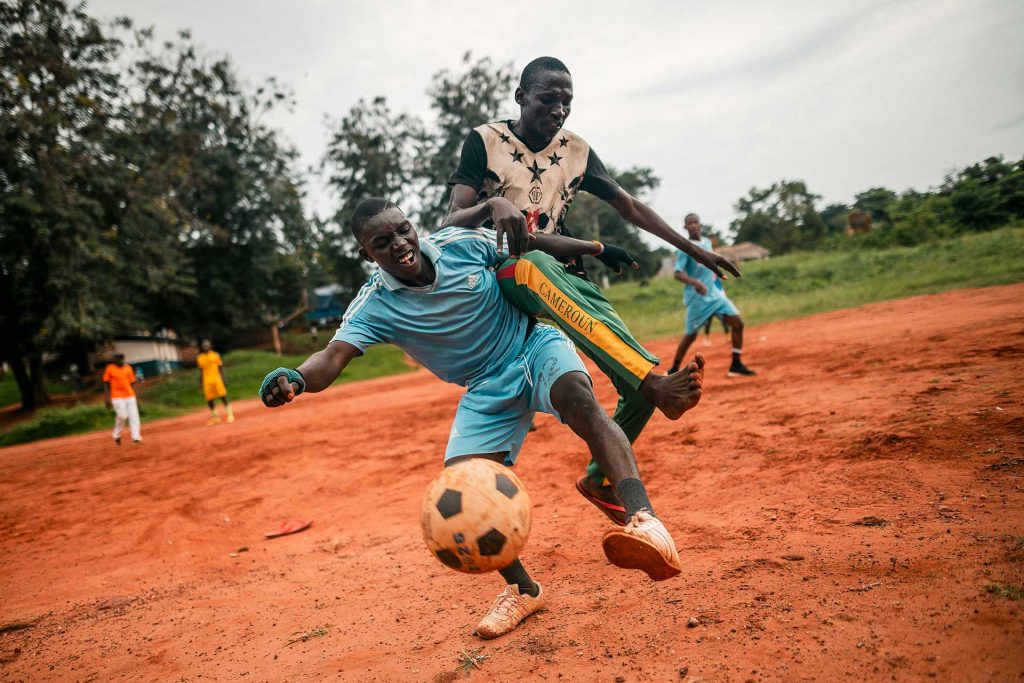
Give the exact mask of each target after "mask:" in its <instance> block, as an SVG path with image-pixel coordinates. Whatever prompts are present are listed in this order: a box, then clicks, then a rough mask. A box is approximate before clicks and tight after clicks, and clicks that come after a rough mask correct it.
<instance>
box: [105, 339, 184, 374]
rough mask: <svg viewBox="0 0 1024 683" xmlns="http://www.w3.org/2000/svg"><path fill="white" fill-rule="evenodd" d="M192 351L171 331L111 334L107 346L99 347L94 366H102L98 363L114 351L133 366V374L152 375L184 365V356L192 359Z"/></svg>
mask: <svg viewBox="0 0 1024 683" xmlns="http://www.w3.org/2000/svg"><path fill="white" fill-rule="evenodd" d="M194 350H195V347H193V346H192V345H191V344H189V343H188V342H185V341H182V340H180V339H178V337H177V335H176V334H175V333H174V332H173V331H171V330H161V331H160V332H159V333H157V334H153V335H145V334H138V335H127V334H126V335H119V336H115V337H114V339H113V343H112V344H111V345H110V346H108V347H106V348H104V349H101V350H99V351H98V352H97V353H96V356H95V363H96V367H97V368H98V369H102V367H101V366H102V364H103V363H105V362H107V361H109V360H110V358H112V357H113V355H114V354H115V353H123V354H124V360H125V362H126V363H128V364H129V365H131V366H132V367H133V368H135V372H136V373H139V371H141V372H142V375H143V377H156V376H157V375H166V374H167V373H170V372H173V371H175V370H180V369H181V368H183V367H185V362H186V361H187V360H190V359H189V358H188V356H190V355H191V356H192V357H193V358H194V356H195V353H194ZM190 351H191V352H192V353H190Z"/></svg>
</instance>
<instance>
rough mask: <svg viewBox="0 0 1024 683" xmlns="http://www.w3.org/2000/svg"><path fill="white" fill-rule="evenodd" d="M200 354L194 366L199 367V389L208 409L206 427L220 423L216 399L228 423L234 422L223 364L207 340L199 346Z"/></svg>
mask: <svg viewBox="0 0 1024 683" xmlns="http://www.w3.org/2000/svg"><path fill="white" fill-rule="evenodd" d="M200 349H201V350H202V353H200V354H199V355H198V356H196V365H198V366H199V389H200V390H201V391H202V392H203V398H205V399H206V405H208V406H209V407H210V419H209V420H207V421H206V424H207V425H215V424H219V423H220V415H218V414H217V403H216V401H217V399H218V398H219V399H220V400H221V402H222V403H223V404H224V414H225V415H226V416H227V421H228V422H234V421H235V414H234V413H233V412H232V411H231V403H229V402H228V388H227V382H226V381H225V379H224V362H223V361H221V359H220V354H219V353H217V352H216V351H214V350H213V345H212V344H210V340H209V339H204V340H203V342H202V344H200Z"/></svg>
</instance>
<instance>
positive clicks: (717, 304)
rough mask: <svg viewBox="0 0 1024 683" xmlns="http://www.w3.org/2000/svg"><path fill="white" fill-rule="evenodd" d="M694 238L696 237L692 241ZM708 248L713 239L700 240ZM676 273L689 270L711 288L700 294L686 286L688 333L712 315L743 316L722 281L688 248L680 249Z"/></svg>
mask: <svg viewBox="0 0 1024 683" xmlns="http://www.w3.org/2000/svg"><path fill="white" fill-rule="evenodd" d="M691 241H694V240H691ZM696 242H697V244H699V245H700V246H701V247H703V248H704V249H706V250H708V251H711V240H709V239H708V238H707V237H702V238H701V239H699V240H696ZM676 272H677V273H686V275H688V276H689V277H692V278H693V279H695V280H699V281H700V282H701V283H703V285H704V286H705V287H707V290H708V293H707V294H703V295H701V294H698V293H697V290H696V289H694V288H693V286H692V285H689V284H687V285H686V287H685V288H684V289H683V304H684V305H685V306H686V333H687V334H694V333H696V332H697V330H699V329H700V327H701V326H702V325H703V324H704V323H706V322H707V321H708V320H709V319H710V318H711V316H719V317H721V316H726V315H739V309H738V308H736V306H735V305H733V303H732V302H731V301H729V297H727V296H726V295H725V289H724V288H723V287H722V281H721V280H720V279H719V278H718V276H717V275H715V273H714V271H712V270H711V269H710V268H708V267H707V266H702V265H701V264H699V263H697V261H696V260H694V258H693V257H692V256H690V255H689V254H687V253H686V252H684V251H681V250H680V251H677V252H676Z"/></svg>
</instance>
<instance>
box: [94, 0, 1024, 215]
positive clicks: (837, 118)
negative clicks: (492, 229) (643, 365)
mask: <svg viewBox="0 0 1024 683" xmlns="http://www.w3.org/2000/svg"><path fill="white" fill-rule="evenodd" d="M90 9H91V11H92V12H93V13H95V14H97V15H99V16H113V15H116V14H127V15H129V16H132V17H134V18H135V19H136V20H137V21H138V22H139V23H142V24H154V25H156V26H157V28H158V30H159V31H160V32H161V35H167V34H169V32H170V31H172V30H175V29H177V28H185V27H188V28H191V29H192V31H193V34H194V36H195V37H196V39H197V40H198V41H199V42H200V43H201V44H203V45H204V46H205V47H206V48H208V49H209V50H210V51H211V52H216V53H227V54H229V55H230V56H231V57H232V59H233V60H234V61H235V63H236V64H237V65H238V68H239V70H240V72H241V73H242V75H243V76H244V77H245V78H246V79H248V80H251V81H256V80H259V79H262V78H265V77H267V76H272V75H273V76H277V77H278V78H280V79H281V80H282V81H283V82H285V83H288V84H289V85H290V86H291V87H292V88H293V89H294V91H295V94H296V97H297V100H298V105H297V108H296V110H295V111H294V112H292V113H290V114H280V115H278V116H277V117H276V118H275V123H276V125H278V126H279V127H280V128H281V129H282V130H283V131H284V132H285V134H286V135H287V137H288V138H289V139H291V140H292V141H293V142H294V143H295V144H296V145H297V146H298V148H299V149H300V151H301V153H302V155H303V159H304V161H305V162H306V163H307V164H315V163H316V162H317V161H318V159H319V156H320V154H321V152H322V149H323V146H324V144H325V142H326V133H325V130H324V128H323V125H322V122H323V117H324V115H325V114H329V115H330V116H332V117H334V118H337V117H339V116H341V115H343V114H344V113H345V112H346V111H347V110H348V108H349V107H351V106H352V104H354V103H355V101H356V100H358V99H359V98H360V97H373V96H375V95H385V96H387V98H388V100H389V101H390V102H391V103H392V105H393V106H395V107H396V108H398V109H403V110H406V111H409V112H411V113H415V114H418V115H421V116H429V112H428V111H427V100H426V96H425V94H424V90H425V89H426V87H427V85H428V83H429V80H430V76H431V75H432V74H433V73H434V72H436V71H438V70H440V69H442V68H446V67H448V68H453V67H457V65H458V63H459V59H460V57H461V55H462V54H463V53H464V52H466V51H467V50H472V51H473V52H474V54H476V55H479V56H483V55H488V56H491V57H494V58H495V59H497V60H499V61H507V60H512V61H514V63H515V64H516V65H517V66H518V67H521V66H522V65H524V64H525V63H526V62H527V61H529V60H530V59H532V58H533V57H536V56H538V55H541V54H550V55H554V56H557V57H559V58H561V59H562V60H564V61H565V62H566V63H567V64H568V65H569V67H570V69H571V70H572V72H573V79H574V84H575V89H576V99H575V104H574V108H573V114H572V116H571V118H570V120H569V128H571V129H572V130H574V131H576V132H577V133H580V134H581V135H583V136H584V137H585V138H586V139H587V140H588V141H589V142H590V143H591V144H592V145H593V146H594V147H595V149H597V150H598V152H599V153H600V154H601V156H602V158H603V159H604V160H605V161H606V163H609V164H611V165H614V166H617V167H620V168H621V167H628V166H632V165H646V166H651V167H653V168H654V170H655V172H656V173H657V174H658V175H659V176H660V177H661V178H662V186H661V188H660V189H659V190H658V192H657V193H656V195H655V196H654V198H653V200H652V205H653V206H654V208H655V209H656V210H658V211H659V212H660V213H661V214H662V215H663V216H664V217H665V218H666V219H667V220H668V221H669V222H670V223H671V224H673V225H677V226H678V225H680V224H681V221H682V216H683V215H684V214H685V213H687V212H688V211H691V210H696V211H698V212H699V213H701V215H702V217H703V218H704V220H705V222H707V223H714V224H716V225H718V226H722V227H724V226H725V225H727V224H728V223H729V221H730V220H731V219H732V218H733V209H732V205H733V203H734V202H735V201H736V199H737V198H738V197H740V196H741V195H743V194H745V193H746V191H747V190H748V189H749V188H750V187H751V186H754V185H762V186H763V185H766V184H769V183H771V182H773V181H775V180H779V179H782V178H799V179H803V180H806V181H807V183H808V185H809V187H810V188H811V189H812V190H813V191H815V192H817V193H818V194H821V195H823V196H824V201H849V200H850V199H851V198H852V196H853V195H854V194H855V193H856V192H859V191H861V190H864V189H867V188H868V187H871V186H875V185H885V186H888V187H891V188H894V189H897V190H902V189H905V188H908V187H918V188H923V187H928V186H931V185H935V184H937V183H938V182H940V181H941V179H942V176H943V175H944V174H945V173H946V172H948V171H949V170H951V169H953V168H954V167H957V166H963V165H965V164H968V163H972V162H974V161H978V160H980V159H983V158H985V157H987V156H991V155H995V154H1005V155H1007V156H1009V157H1015V158H1020V157H1021V156H1024V134H1022V133H1024V3H1021V2H1019V0H988V1H987V2H966V1H959V2H958V1H955V0H937V1H932V0H907V1H903V2H836V3H820V2H804V1H801V2H791V1H785V2H784V1H782V0H777V1H775V2H762V3H747V2H741V1H733V2H696V3H686V4H681V3H662V2H642V3H629V4H628V5H627V4H626V3H621V2H611V1H601V2H579V1H575V2H568V1H563V2H560V3H549V2H533V1H521V2H516V3H505V4H504V5H493V6H486V7H484V6H482V5H480V4H479V3H470V2H441V3H419V2H412V1H409V2H401V3H394V2H378V3H361V2H331V1H329V0H315V1H306V2H298V1H292V2H278V1H270V0H263V1H258V2H252V1H242V0H230V1H229V0H218V2H206V1H200V0H181V1H179V2H177V3H173V4H171V3H161V2H155V1H154V0H150V1H148V2H140V1H139V0H94V1H93V2H91V4H90ZM311 203H312V205H313V206H314V207H315V208H316V209H317V210H319V211H321V212H325V211H326V210H328V209H329V208H330V206H331V201H330V198H329V196H328V195H326V194H325V193H324V192H323V191H322V190H320V189H316V188H314V191H313V192H312V196H311ZM570 221H571V214H570Z"/></svg>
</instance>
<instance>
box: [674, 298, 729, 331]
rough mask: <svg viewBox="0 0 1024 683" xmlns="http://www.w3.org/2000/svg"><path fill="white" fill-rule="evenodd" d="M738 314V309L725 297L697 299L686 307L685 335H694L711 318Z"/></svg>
mask: <svg viewBox="0 0 1024 683" xmlns="http://www.w3.org/2000/svg"><path fill="white" fill-rule="evenodd" d="M739 314H740V309H738V308H736V306H735V305H734V304H733V303H732V302H731V301H729V299H728V298H727V297H725V296H717V297H698V298H697V299H696V300H695V301H692V302H690V305H689V306H687V307H686V334H696V333H697V330H699V329H700V328H702V327H704V323H706V322H707V321H709V320H711V318H712V317H716V318H724V317H725V316H727V315H739Z"/></svg>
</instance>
